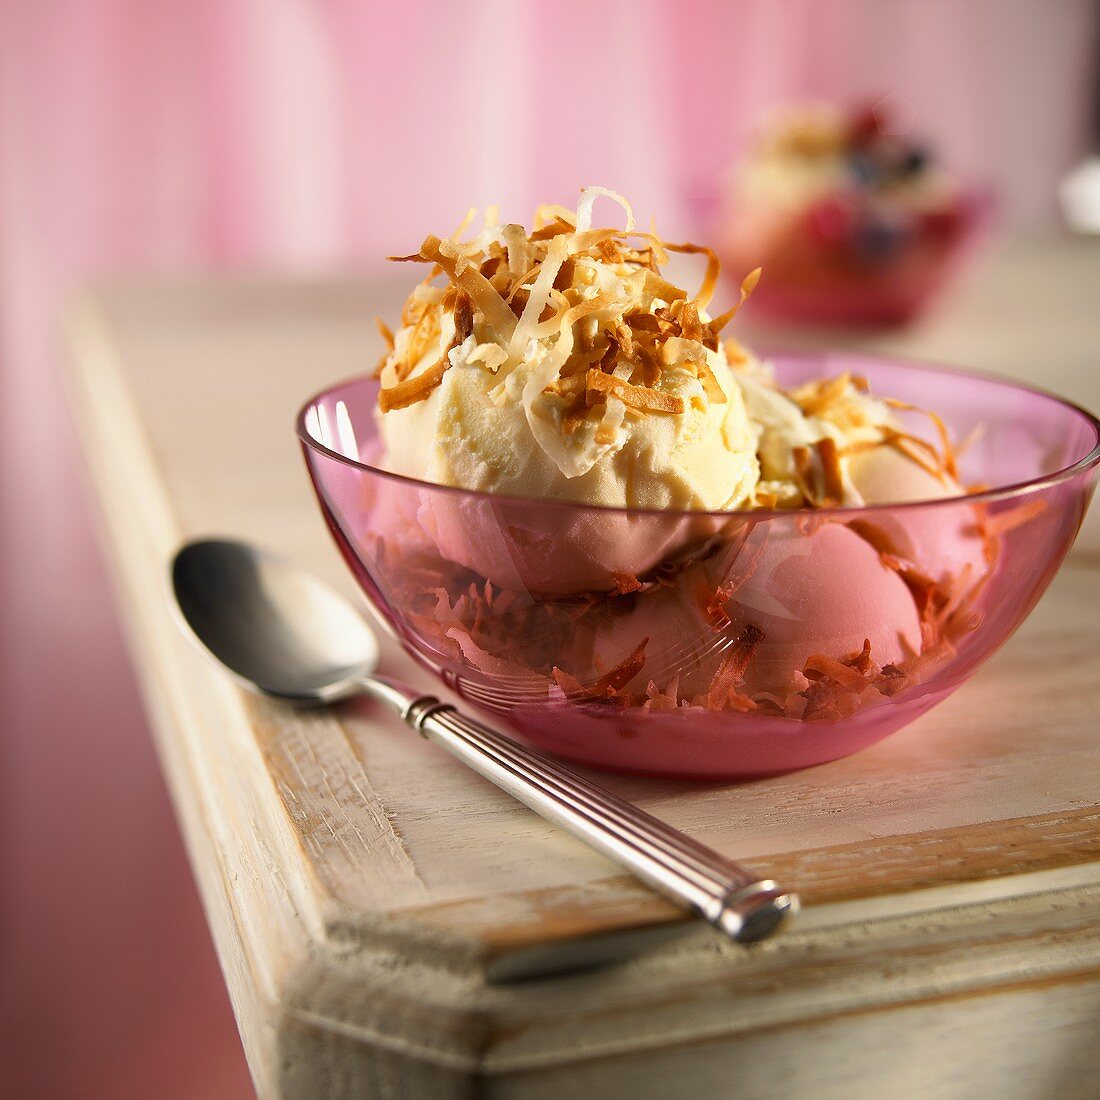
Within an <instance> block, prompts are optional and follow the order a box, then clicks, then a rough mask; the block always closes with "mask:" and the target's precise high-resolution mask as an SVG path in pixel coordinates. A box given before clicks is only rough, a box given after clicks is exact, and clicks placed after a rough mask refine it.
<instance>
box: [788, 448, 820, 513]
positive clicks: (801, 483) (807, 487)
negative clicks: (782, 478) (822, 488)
mask: <svg viewBox="0 0 1100 1100" xmlns="http://www.w3.org/2000/svg"><path fill="white" fill-rule="evenodd" d="M791 458H792V459H793V461H794V480H795V484H796V485H797V486H798V488H799V491H800V492H801V493H802V495H803V496H804V497H805V498H806V503H807V504H810V505H811V506H812V505H815V504H816V503H817V489H816V486H815V485H814V468H813V459H812V458H810V451H809V449H808V448H807V447H793V448H791Z"/></svg>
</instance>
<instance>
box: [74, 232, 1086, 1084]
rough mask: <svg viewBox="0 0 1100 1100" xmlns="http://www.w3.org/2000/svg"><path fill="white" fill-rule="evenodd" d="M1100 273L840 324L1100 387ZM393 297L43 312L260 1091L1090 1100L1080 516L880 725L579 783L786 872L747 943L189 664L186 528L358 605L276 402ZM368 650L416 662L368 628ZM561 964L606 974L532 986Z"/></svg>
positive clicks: (217, 295)
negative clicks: (986, 649) (924, 689)
mask: <svg viewBox="0 0 1100 1100" xmlns="http://www.w3.org/2000/svg"><path fill="white" fill-rule="evenodd" d="M1098 291H1100V247H1098V246H1097V244H1096V243H1094V242H1067V243H1062V244H1057V243H1046V244H1033V245H1029V246H1018V247H1016V248H1015V249H1012V250H1009V251H1008V252H1007V253H1005V254H1003V255H1002V256H1000V257H999V258H998V259H997V260H996V261H995V262H994V264H993V266H992V267H991V268H990V269H989V270H988V271H987V272H986V273H985V276H984V278H982V279H979V280H976V281H975V282H973V283H972V284H971V285H970V287H969V288H968V289H967V291H966V292H965V293H964V294H963V295H961V296H960V297H959V298H958V299H957V300H956V301H955V303H954V304H953V306H952V308H951V309H950V310H949V311H948V312H946V313H944V314H941V315H940V316H939V317H938V318H936V319H934V320H933V321H932V322H930V323H929V325H928V326H927V327H925V328H923V329H921V330H918V331H916V332H914V333H910V334H907V335H904V336H901V337H891V338H889V339H888V340H877V341H876V340H873V339H870V340H869V339H867V338H864V339H863V340H862V343H863V344H864V345H865V346H872V347H876V346H877V347H882V348H887V349H890V350H898V351H905V352H907V353H911V354H917V355H922V354H927V355H929V356H932V357H936V358H939V359H944V360H952V359H953V360H956V361H958V362H960V363H962V364H965V365H967V366H973V367H985V368H996V369H999V370H1000V371H1002V372H1005V373H1009V374H1013V375H1016V376H1019V377H1023V378H1028V379H1031V380H1034V381H1037V382H1039V383H1041V384H1043V385H1045V386H1047V387H1048V388H1053V389H1056V390H1061V391H1064V392H1065V393H1067V394H1068V395H1071V396H1072V397H1073V398H1075V399H1076V400H1078V401H1080V402H1082V403H1085V404H1091V405H1092V406H1094V407H1100V365H1098V364H1097V363H1096V356H1097V353H1098V351H1100V311H1097V310H1096V309H1095V303H1096V298H1097V292H1098ZM399 297H400V293H399V289H398V288H397V287H395V285H394V284H393V283H392V282H386V283H382V282H379V281H377V280H374V281H372V280H369V279H362V280H354V279H348V280H343V281H338V282H337V281H333V282H316V283H308V284H307V283H301V282H297V283H288V282H277V281H235V282H217V281H196V282H190V283H185V282H176V283H172V284H156V285H150V284H132V285H115V286H111V287H107V288H103V289H101V290H99V291H98V292H96V293H94V294H91V295H90V296H88V297H87V298H86V299H85V300H84V301H82V302H81V303H80V304H79V305H78V306H77V307H76V308H75V309H74V310H73V312H72V313H71V316H70V318H69V321H70V323H69V333H70V336H71V341H72V346H73V348H74V350H75V355H74V356H73V361H74V364H75V366H74V369H73V371H72V372H71V379H72V392H73V400H74V407H75V408H76V410H77V414H78V421H79V423H80V426H81V431H82V433H83V438H84V444H85V448H86V454H87V458H88V466H89V469H90V471H91V474H92V477H93V479H94V482H95V486H96V490H97V493H98V497H99V500H100V503H101V505H102V514H103V517H104V529H105V534H106V539H107V542H108V543H109V545H110V547H111V550H112V553H113V557H114V561H115V563H116V566H117V577H118V588H119V598H120V601H121V603H122V605H123V607H124V609H125V612H126V617H127V621H128V624H129V629H130V637H131V642H132V648H133V653H134V658H135V661H136V663H137V665H138V667H139V669H140V671H141V675H142V679H143V683H144V690H145V695H146V699H147V703H148V707H149V711H150V714H151V717H152V724H153V727H154V729H155V731H156V737H157V743H158V746H159V749H160V752H161V755H162V758H163V762H164V767H165V770H166V772H167V774H168V778H169V781H170V785H171V790H172V794H173V797H174V799H175V802H176V806H177V809H178V813H179V816H180V820H181V823H182V827H183V830H184V833H185V835H186V839H187V843H188V846H189V850H190V854H191V859H192V862H193V865H194V869H195V874H196V876H197V878H198V880H199V884H200V887H201V891H202V896H203V899H204V903H205V906H206V909H207V913H208V916H209V920H210V924H211V927H212V930H213V935H214V939H215V942H216V944H217V948H218V952H219V955H220V958H221V962H222V966H223V968H224V971H225V975H226V981H227V982H228V985H229V990H230V994H231V996H232V999H233V1004H234V1008H235V1010H236V1013H237V1018H238V1021H239V1024H240V1028H241V1033H242V1035H243V1038H244V1045H245V1048H246V1050H247V1053H248V1058H249V1062H250V1064H251V1067H252V1072H253V1075H254V1077H255V1081H256V1085H257V1089H258V1091H259V1093H260V1095H261V1096H264V1097H303V1098H304V1097H310V1098H314V1097H320V1096H326V1097H329V1096H332V1097H349V1098H350V1097H375V1096H378V1097H382V1096H385V1097H396V1096H402V1097H416V1098H419V1097H432V1098H435V1097H448V1096H471V1095H484V1096H492V1097H496V1098H504V1097H525V1098H535V1097H548V1098H549V1097H560V1096H563V1095H573V1096H578V1097H587V1096H596V1095H604V1096H609V1097H619V1096H632V1097H671V1096H692V1097H706V1096H714V1097H727V1096H734V1095H736V1096H738V1097H746V1098H751V1097H771V1096H777V1095H780V1094H782V1095H790V1096H803V1095H811V1094H812V1095H815V1096H819V1097H820V1096H840V1095H845V1096H847V1095H858V1096H872V1095H880V1092H879V1090H882V1092H881V1095H890V1096H892V1097H921V1098H925V1097H933V1096H934V1097H970V1096H973V1095H976V1094H978V1092H979V1091H980V1092H981V1094H982V1095H995V1096H999V1097H1048V1096H1055V1095H1057V1096H1061V1097H1069V1096H1079V1097H1086V1096H1087V1097H1095V1096H1096V1095H1098V1094H1100V1044H1098V1043H1097V1038H1098V1034H1097V1031H1098V1020H1100V923H1098V918H1100V743H1098V738H1097V731H1098V722H1097V713H1098V708H1100V647H1098V642H1100V625H1098V623H1097V607H1098V600H1100V527H1098V524H1097V522H1096V520H1097V517H1096V516H1093V518H1092V521H1091V522H1090V523H1089V524H1088V526H1087V528H1086V530H1085V532H1084V533H1083V535H1082V540H1081V542H1080V543H1079V545H1078V549H1077V550H1076V551H1075V552H1074V556H1073V557H1072V558H1071V560H1070V562H1069V564H1067V566H1066V568H1065V569H1064V570H1063V572H1062V573H1061V575H1060V576H1059V578H1058V579H1057V580H1056V581H1055V583H1054V585H1053V586H1052V588H1051V589H1050V591H1049V593H1048V595H1047V596H1046V597H1045V599H1044V600H1043V601H1042V603H1041V605H1040V606H1039V608H1038V609H1037V610H1036V612H1035V613H1034V614H1033V615H1032V617H1031V618H1030V620H1029V621H1028V622H1027V623H1026V624H1025V626H1024V627H1023V628H1022V629H1021V630H1020V632H1019V634H1018V635H1017V636H1016V637H1015V638H1014V639H1013V640H1012V641H1011V642H1010V643H1009V644H1008V645H1007V646H1006V647H1005V649H1004V650H1003V651H1002V652H1001V653H1000V654H999V655H998V656H997V657H996V658H995V659H993V660H992V661H991V662H990V663H989V664H988V666H987V667H986V668H985V669H983V670H982V672H981V673H980V674H979V675H978V676H977V677H976V678H975V679H974V681H973V682H972V683H971V684H969V685H968V686H967V687H966V688H965V689H963V690H961V691H959V692H958V693H957V694H956V695H955V696H954V697H953V698H952V699H951V700H949V701H948V702H947V703H945V704H944V705H943V706H942V707H940V708H939V709H938V710H936V711H935V712H934V713H932V714H931V715H929V716H927V717H926V718H924V719H922V720H920V721H919V722H917V723H916V724H915V725H913V726H912V727H910V728H909V729H907V730H904V731H902V732H901V733H899V734H897V735H895V736H894V737H892V738H890V739H888V740H887V741H885V742H883V743H881V744H879V745H877V746H875V747H873V748H871V749H868V750H866V751H865V752H862V753H860V754H858V755H856V756H854V757H851V758H849V759H847V760H840V761H837V762H835V763H832V764H828V765H825V766H823V767H818V768H814V769H811V770H808V771H804V772H800V773H797V774H794V775H787V776H782V777H779V778H774V779H768V780H763V781H759V782H754V783H747V784H741V785H737V784H720V783H709V784H694V785H693V784H686V783H674V782H659V781H647V780H641V779H630V778H622V777H614V776H609V777H604V779H605V780H606V782H607V783H608V784H609V785H610V786H612V787H613V788H614V789H616V790H618V791H619V792H620V793H622V794H624V795H626V796H628V797H630V798H633V799H636V800H637V801H638V802H639V803H641V804H642V805H644V806H645V807H646V808H647V809H649V810H650V811H652V812H654V813H656V814H658V815H661V816H663V817H665V818H667V819H668V820H669V821H671V822H673V823H674V824H675V825H677V826H679V827H680V828H682V829H685V830H687V831H688V832H690V833H692V834H694V835H696V836H698V837H700V838H701V839H702V840H704V841H706V842H707V843H710V844H712V845H714V846H715V847H716V848H718V849H720V850H722V851H724V852H726V853H728V854H729V855H731V856H735V857H737V858H741V859H746V860H751V861H752V862H753V864H754V866H756V867H758V868H759V869H760V870H761V871H763V872H766V873H769V874H772V875H774V876H775V877H776V878H778V879H780V880H781V881H783V882H784V883H785V884H788V885H789V886H790V887H792V888H794V889H797V890H799V891H800V892H801V893H802V895H803V898H804V899H805V901H806V903H807V904H806V910H805V912H804V914H803V916H802V917H801V919H800V920H799V921H798V922H797V923H796V924H794V925H793V926H792V927H791V928H790V930H789V931H788V932H786V933H785V934H784V935H783V936H781V937H779V938H778V939H776V940H775V941H774V942H769V943H766V944H762V945H758V946H756V947H753V948H751V949H745V948H740V947H737V946H734V945H732V944H730V943H727V942H724V941H722V940H721V939H720V938H719V937H718V935H717V934H716V933H713V932H712V931H711V930H710V929H709V928H707V927H706V926H703V925H702V924H701V923H700V922H697V921H694V920H692V919H690V918H687V919H685V918H684V917H683V916H682V915H681V914H679V913H678V912H677V911H676V910H674V909H672V908H671V907H670V906H669V905H667V904H666V903H665V902H663V901H661V900H659V899H658V898H656V897H655V896H654V895H652V894H651V893H649V892H648V891H647V890H646V889H645V888H643V887H642V886H640V885H639V884H637V883H636V882H634V881H633V880H632V879H630V878H629V877H627V876H625V875H623V874H622V873H620V872H619V871H618V870H617V868H616V867H615V866H613V865H612V864H610V863H608V862H606V861H605V860H603V859H602V858H600V857H598V856H596V855H595V854H593V853H592V852H590V851H588V850H586V849H585V848H584V847H582V846H581V845H580V844H578V843H576V842H574V841H573V840H572V839H570V838H569V837H567V836H565V835H563V834H562V833H560V832H559V831H557V830H555V829H554V828H553V827H551V826H549V825H547V824H545V823H544V822H542V821H541V820H540V819H538V818H537V817H535V816H534V815H532V814H531V813H529V812H528V811H526V810H525V809H523V808H522V807H520V806H518V805H517V804H514V803H513V802H511V801H510V800H509V799H508V798H507V797H506V796H504V795H503V794H501V793H499V792H498V791H497V790H496V789H495V788H493V787H491V786H489V785H488V784H486V783H485V782H483V781H481V780H480V779H478V778H477V777H476V776H474V775H472V774H470V773H468V772H466V771H464V770H463V769H462V768H461V766H459V765H458V764H456V763H455V762H454V761H453V760H451V759H450V758H449V757H447V756H445V755H444V754H442V753H440V752H439V751H437V750H435V749H433V748H432V747H431V746H430V745H428V744H427V743H425V742H423V741H421V740H420V739H419V738H416V737H415V736H412V735H410V734H409V733H408V732H407V731H406V730H404V729H403V728H399V727H398V726H397V725H396V724H395V723H394V722H393V721H391V720H389V719H388V718H385V717H384V716H382V715H380V714H377V713H375V712H373V711H372V710H371V709H370V707H369V706H368V705H366V704H361V705H352V706H348V707H346V708H345V709H342V710H340V711H339V712H336V713H306V712H296V711H293V710H290V709H287V708H285V707H282V706H279V705H275V704H272V703H269V702H265V701H262V700H258V699H256V698H253V697H251V696H249V695H247V694H245V693H244V692H242V691H241V690H239V689H238V688H236V687H235V686H233V685H232V684H231V683H230V682H229V681H228V680H227V679H226V678H225V677H224V676H223V675H221V674H220V673H219V672H218V670H216V669H215V668H213V667H212V666H211V665H210V664H208V663H207V662H206V660H205V659H204V658H203V657H202V656H201V655H200V654H199V653H198V652H196V650H195V649H194V648H193V647H192V645H191V643H190V642H189V641H188V640H186V639H185V638H184V637H183V635H182V634H181V632H180V630H179V629H178V627H177V624H176V622H175V621H174V619H173V616H172V612H171V608H170V601H169V593H168V587H167V583H166V566H167V563H168V560H169V558H170V556H171V555H172V553H173V551H174V549H175V548H176V546H177V545H178V544H179V542H180V541H181V539H183V538H185V537H189V536H194V535H199V534H207V533H225V534H230V535H238V536H245V537H248V538H250V539H255V540H257V541H259V542H261V543H266V544H268V545H272V546H276V547H278V548H280V549H281V550H282V551H284V552H286V553H288V554H290V555H292V556H294V557H295V558H297V559H299V560H300V561H302V562H304V563H305V564H307V565H308V566H310V567H311V568H314V569H316V570H317V571H319V572H320V573H322V574H323V575H325V576H327V577H328V578H329V579H330V580H332V581H333V582H334V583H336V584H338V585H340V586H341V587H342V588H344V589H345V590H346V591H348V592H349V593H350V592H351V591H352V584H351V581H350V579H349V578H348V577H347V576H346V575H345V573H344V570H343V567H342V565H341V563H340V562H339V560H338V558H337V554H336V552H335V550H334V548H333V547H332V546H331V545H330V543H329V540H328V535H327V533H326V532H325V530H324V527H323V525H322V522H321V519H320V516H319V513H318V510H317V507H316V505H315V503H314V501H313V500H312V497H311V491H310V489H309V487H308V485H307V481H306V477H305V473H304V470H303V467H302V462H301V459H300V457H299V454H298V450H297V443H296V440H295V438H294V435H293V431H292V416H293V414H294V411H295V409H296V407H297V406H298V405H299V404H300V402H301V401H302V399H303V398H304V397H305V396H307V395H308V394H309V393H311V392H312V391H314V390H316V389H318V388H320V387H321V386H323V385H325V384H326V383H328V382H330V381H331V380H334V379H336V378H339V377H341V376H345V375H350V374H354V373H357V372H359V371H361V370H363V369H364V368H365V367H366V366H367V365H369V364H371V363H372V362H373V361H374V360H375V358H376V354H377V352H378V343H377V337H376V335H375V330H374V325H373V322H372V318H373V315H374V314H375V313H387V314H389V315H390V316H393V315H394V314H395V312H396V310H397V302H398V300H399ZM785 342H788V343H789V342H790V341H785ZM385 663H386V665H387V667H388V668H390V669H391V670H392V671H393V672H394V673H397V674H399V675H405V676H407V677H408V678H410V679H414V680H417V679H418V680H421V681H423V680H424V679H425V674H424V673H422V672H420V671H418V670H417V669H416V668H415V667H414V666H413V665H412V663H411V661H410V660H409V659H408V658H407V657H405V656H404V655H403V654H402V653H400V652H399V651H397V649H396V648H395V647H394V645H393V644H392V643H387V648H386V651H385ZM581 959H588V960H599V959H603V960H605V965H602V966H599V967H596V968H594V969H589V970H587V971H584V972H579V973H577V972H574V973H559V972H558V971H561V970H562V969H563V968H565V967H568V966H570V965H571V964H573V963H575V962H577V961H578V960H581ZM616 960H617V961H616ZM524 975H526V976H527V980H525V981H515V980H512V979H515V978H517V977H520V976H524ZM196 1056H201V1052H196ZM853 1090H854V1091H853Z"/></svg>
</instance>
